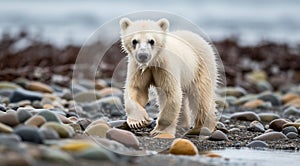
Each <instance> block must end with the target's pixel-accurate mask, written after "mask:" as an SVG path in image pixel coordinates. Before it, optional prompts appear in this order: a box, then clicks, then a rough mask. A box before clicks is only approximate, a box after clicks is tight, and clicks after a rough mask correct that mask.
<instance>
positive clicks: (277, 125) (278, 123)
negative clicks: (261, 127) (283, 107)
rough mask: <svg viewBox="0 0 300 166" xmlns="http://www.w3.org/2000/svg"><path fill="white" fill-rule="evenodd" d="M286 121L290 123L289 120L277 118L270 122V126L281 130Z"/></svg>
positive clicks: (275, 129)
mask: <svg viewBox="0 0 300 166" xmlns="http://www.w3.org/2000/svg"><path fill="white" fill-rule="evenodd" d="M286 123H288V121H287V120H285V119H275V120H273V121H272V122H270V125H269V128H270V129H273V130H274V131H281V130H282V129H283V125H284V124H286Z"/></svg>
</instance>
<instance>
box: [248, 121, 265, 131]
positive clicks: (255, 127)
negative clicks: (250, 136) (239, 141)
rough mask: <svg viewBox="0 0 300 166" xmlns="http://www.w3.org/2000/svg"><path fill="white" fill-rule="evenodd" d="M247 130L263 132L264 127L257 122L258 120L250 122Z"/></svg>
mask: <svg viewBox="0 0 300 166" xmlns="http://www.w3.org/2000/svg"><path fill="white" fill-rule="evenodd" d="M248 130H249V131H254V132H264V131H265V128H264V126H263V125H262V124H261V123H260V122H259V121H256V120H255V121H253V122H251V123H250V126H249V127H248Z"/></svg>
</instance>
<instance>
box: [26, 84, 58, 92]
mask: <svg viewBox="0 0 300 166" xmlns="http://www.w3.org/2000/svg"><path fill="white" fill-rule="evenodd" d="M25 88H26V89H28V90H31V91H38V92H43V93H52V92H53V90H52V88H51V87H50V86H48V85H46V84H44V83H41V82H37V81H31V82H29V83H28V84H27V85H26V86H25Z"/></svg>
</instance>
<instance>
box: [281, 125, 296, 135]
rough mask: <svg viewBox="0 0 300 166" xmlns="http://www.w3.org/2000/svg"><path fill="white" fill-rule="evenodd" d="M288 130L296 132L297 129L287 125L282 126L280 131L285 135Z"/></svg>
mask: <svg viewBox="0 0 300 166" xmlns="http://www.w3.org/2000/svg"><path fill="white" fill-rule="evenodd" d="M290 132H293V133H296V134H298V130H297V128H296V127H295V126H288V127H285V128H283V130H282V133H283V134H285V135H287V134H288V133H290Z"/></svg>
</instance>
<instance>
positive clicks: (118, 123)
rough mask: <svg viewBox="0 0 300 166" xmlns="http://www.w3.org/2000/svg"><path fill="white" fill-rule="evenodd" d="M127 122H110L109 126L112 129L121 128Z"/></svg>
mask: <svg viewBox="0 0 300 166" xmlns="http://www.w3.org/2000/svg"><path fill="white" fill-rule="evenodd" d="M125 122H126V120H115V121H109V122H108V125H109V126H111V127H119V126H122V125H123V124H124V123H125Z"/></svg>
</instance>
